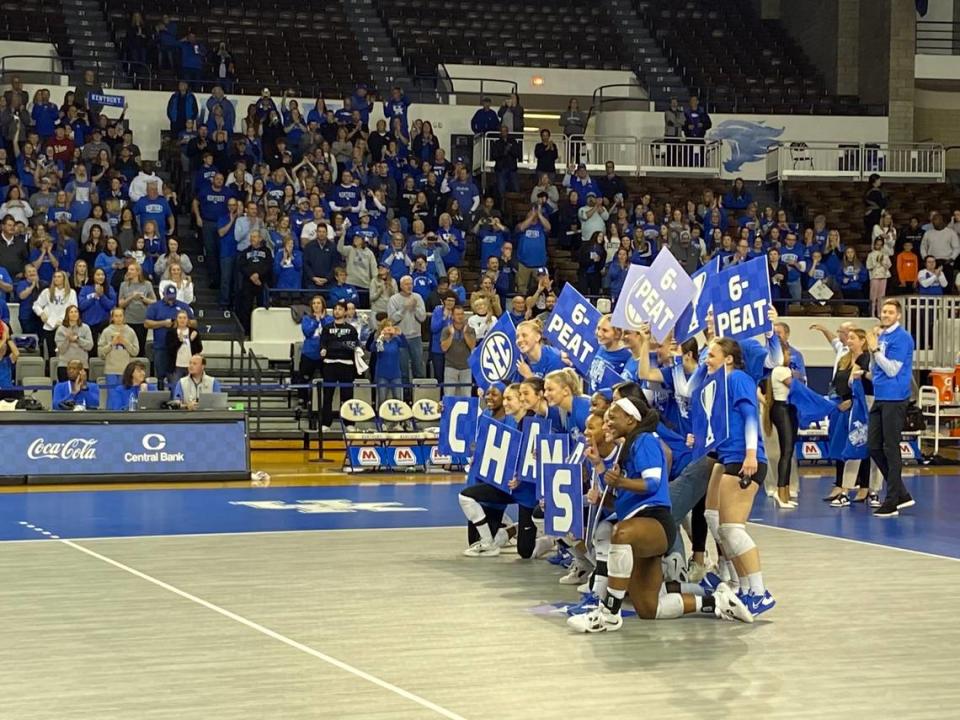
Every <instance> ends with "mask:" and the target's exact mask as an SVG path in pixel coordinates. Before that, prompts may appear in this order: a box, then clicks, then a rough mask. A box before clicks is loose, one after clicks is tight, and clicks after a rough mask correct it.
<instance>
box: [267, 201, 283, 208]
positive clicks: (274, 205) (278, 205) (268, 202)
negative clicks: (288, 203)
mask: <svg viewBox="0 0 960 720" xmlns="http://www.w3.org/2000/svg"><path fill="white" fill-rule="evenodd" d="M267 207H280V203H278V202H277V201H276V200H267Z"/></svg>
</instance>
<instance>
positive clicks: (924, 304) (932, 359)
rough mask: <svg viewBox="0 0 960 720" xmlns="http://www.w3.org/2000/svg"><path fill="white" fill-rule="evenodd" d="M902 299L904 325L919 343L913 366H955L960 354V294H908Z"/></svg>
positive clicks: (924, 367) (923, 368)
mask: <svg viewBox="0 0 960 720" xmlns="http://www.w3.org/2000/svg"><path fill="white" fill-rule="evenodd" d="M902 300H903V326H904V328H905V329H906V330H907V331H908V332H909V333H910V334H911V335H913V340H914V345H915V349H914V353H913V369H914V370H930V369H931V368H941V367H948V368H952V367H954V366H955V364H956V360H957V353H960V297H956V296H951V295H940V296H937V295H908V296H906V297H904V298H902Z"/></svg>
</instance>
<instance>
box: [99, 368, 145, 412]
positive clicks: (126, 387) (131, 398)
mask: <svg viewBox="0 0 960 720" xmlns="http://www.w3.org/2000/svg"><path fill="white" fill-rule="evenodd" d="M115 377H116V376H115ZM146 379H147V368H146V366H145V365H144V364H143V363H142V362H141V361H139V360H131V361H130V362H129V363H128V364H127V367H126V368H124V371H123V375H122V376H121V379H120V382H119V383H117V384H116V385H114V386H113V387H111V388H110V392H109V393H108V394H107V410H110V411H112V412H125V411H127V410H130V409H136V407H137V401H138V399H139V397H140V393H141V392H142V391H145V390H150V389H151V387H150V386H149V385H147V383H146V382H145V381H146ZM153 389H154V390H156V387H154V388H153Z"/></svg>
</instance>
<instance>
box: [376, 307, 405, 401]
mask: <svg viewBox="0 0 960 720" xmlns="http://www.w3.org/2000/svg"><path fill="white" fill-rule="evenodd" d="M406 347H407V339H406V338H405V337H404V336H403V333H401V332H400V330H399V329H398V328H397V326H396V325H394V323H393V321H392V320H390V318H386V317H385V318H384V319H383V320H381V321H380V323H379V332H378V334H377V336H376V340H375V341H374V344H373V354H374V355H375V357H376V367H375V368H374V373H373V379H374V381H375V382H376V383H377V407H379V406H380V405H382V404H383V403H385V402H386V401H387V400H388V399H394V400H399V399H400V397H401V394H402V385H401V383H402V380H401V378H402V373H401V371H400V351H401V350H402V349H404V348H406Z"/></svg>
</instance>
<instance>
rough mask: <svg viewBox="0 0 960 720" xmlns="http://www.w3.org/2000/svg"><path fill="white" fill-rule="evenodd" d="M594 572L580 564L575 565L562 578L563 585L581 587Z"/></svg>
mask: <svg viewBox="0 0 960 720" xmlns="http://www.w3.org/2000/svg"><path fill="white" fill-rule="evenodd" d="M591 572H592V570H591V569H590V568H588V567H583V566H581V565H580V564H579V563H576V562H575V563H573V564H572V565H571V566H570V569H569V570H568V571H567V574H566V575H564V576H563V577H562V578H560V584H561V585H579V584H580V583H582V582H583V581H584V580H586V579H588V578H589V577H590V573H591Z"/></svg>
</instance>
